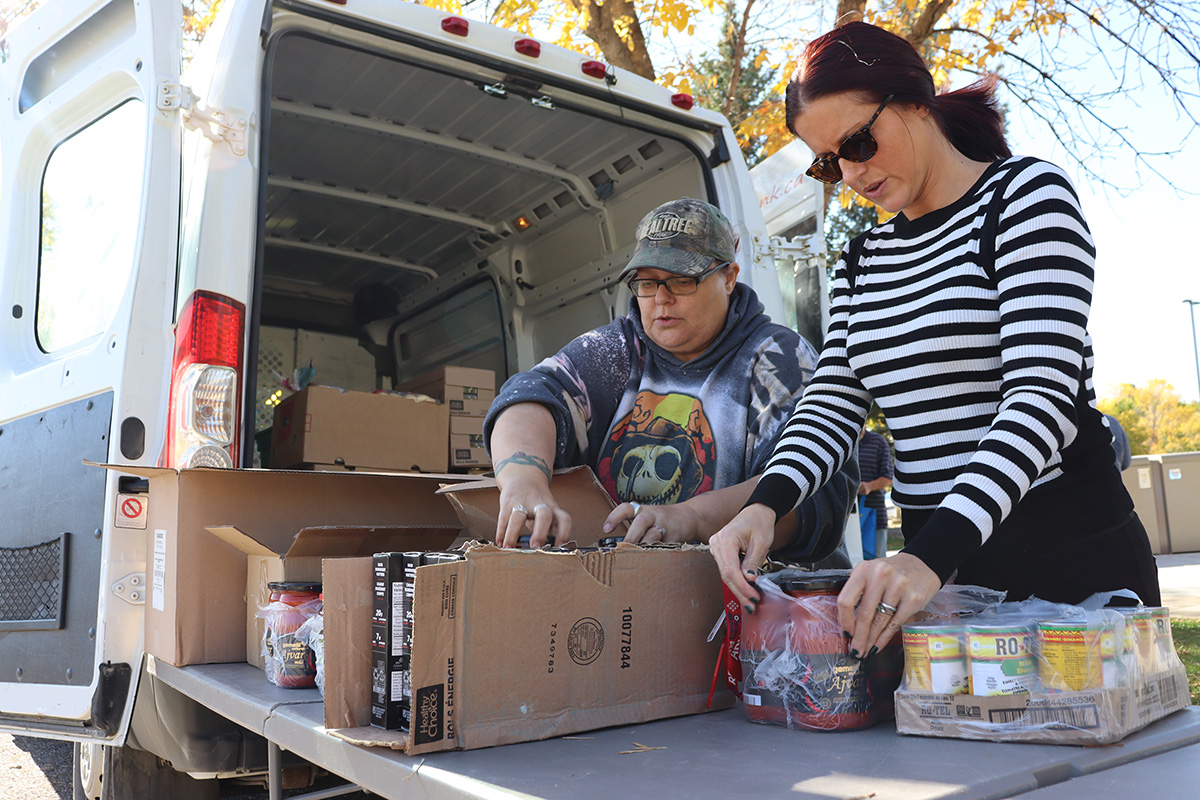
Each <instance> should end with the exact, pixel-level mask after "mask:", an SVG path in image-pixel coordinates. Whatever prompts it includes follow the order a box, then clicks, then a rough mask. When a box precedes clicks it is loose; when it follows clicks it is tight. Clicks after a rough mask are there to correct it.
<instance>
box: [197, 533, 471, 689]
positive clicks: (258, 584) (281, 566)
mask: <svg viewBox="0 0 1200 800" xmlns="http://www.w3.org/2000/svg"><path fill="white" fill-rule="evenodd" d="M208 530H209V531H210V532H211V533H212V534H213V535H214V536H216V537H217V538H218V539H220V540H221V541H223V542H228V543H229V544H231V545H233V546H234V547H236V548H237V549H238V550H241V551H242V552H243V553H245V554H246V661H248V662H249V663H251V664H253V665H254V666H256V667H258V668H259V669H263V667H264V666H265V661H266V657H265V654H264V652H263V649H264V646H263V638H264V637H263V634H264V632H265V630H266V621H265V620H264V619H263V618H262V617H261V616H259V611H260V609H262V608H264V607H266V606H267V604H268V603H269V602H270V597H271V591H270V589H269V588H268V585H269V584H270V583H272V582H274V581H320V580H321V579H322V578H321V562H322V561H323V560H325V559H335V558H351V557H354V556H360V557H362V556H370V555H372V554H374V553H379V552H391V551H403V550H443V549H445V548H447V547H452V546H453V545H455V544H460V543H461V542H458V541H457V540H459V539H460V538H463V535H464V534H463V529H462V527H461V526H459V525H427V526H412V525H399V526H395V527H378V526H373V527H345V526H336V525H329V526H321V527H315V528H304V529H303V530H301V531H300V532H299V533H297V534H296V535H295V537H294V538H293V539H292V541H291V542H288V543H287V545H286V549H285V550H284V551H283V552H280V551H279V549H278V548H279V546H280V545H279V543H278V542H276V541H272V540H273V539H274V537H273V536H263V535H257V536H256V535H254V534H252V533H246V532H245V531H242V530H239V529H238V528H236V527H234V526H212V527H209V529H208ZM264 540H265V541H264Z"/></svg>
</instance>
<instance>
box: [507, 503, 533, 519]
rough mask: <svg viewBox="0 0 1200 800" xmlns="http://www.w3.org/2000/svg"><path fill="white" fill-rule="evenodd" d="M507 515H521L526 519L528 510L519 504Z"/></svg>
mask: <svg viewBox="0 0 1200 800" xmlns="http://www.w3.org/2000/svg"><path fill="white" fill-rule="evenodd" d="M508 513H509V514H523V515H525V516H527V517H528V516H529V509H527V508H525V506H523V505H521V504H520V503H517V504H516V505H515V506H513V507H512V511H510V512H508Z"/></svg>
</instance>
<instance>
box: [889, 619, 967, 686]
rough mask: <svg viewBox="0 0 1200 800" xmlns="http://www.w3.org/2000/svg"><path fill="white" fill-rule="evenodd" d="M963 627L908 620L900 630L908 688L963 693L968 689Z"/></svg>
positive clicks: (964, 630) (905, 678)
mask: <svg viewBox="0 0 1200 800" xmlns="http://www.w3.org/2000/svg"><path fill="white" fill-rule="evenodd" d="M965 635H966V628H964V627H963V626H962V625H955V624H948V623H945V622H935V621H929V622H910V623H908V624H907V625H905V626H904V627H903V629H902V634H901V636H902V638H903V640H904V681H905V684H906V685H907V686H908V688H909V689H911V690H913V691H918V692H936V693H938V694H966V693H967V690H968V689H970V679H969V677H968V671H967V653H966V648H965V647H964V646H963V638H964V636H965Z"/></svg>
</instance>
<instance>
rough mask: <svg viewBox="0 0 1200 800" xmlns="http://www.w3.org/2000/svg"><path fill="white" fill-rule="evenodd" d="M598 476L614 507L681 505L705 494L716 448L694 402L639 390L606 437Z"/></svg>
mask: <svg viewBox="0 0 1200 800" xmlns="http://www.w3.org/2000/svg"><path fill="white" fill-rule="evenodd" d="M598 467H599V469H598V470H597V472H598V477H599V479H600V482H601V484H603V486H604V488H605V489H607V490H608V493H609V494H610V495H612V497H613V499H615V500H617V501H618V502H631V501H632V502H638V503H646V504H651V505H667V504H671V503H679V502H682V501H684V500H688V499H690V498H692V497H695V496H696V495H698V494H701V493H703V492H706V491H709V490H710V489H712V487H713V482H714V479H715V476H716V443H715V442H714V441H713V437H712V430H711V428H710V427H709V423H708V418H707V417H706V416H705V414H704V408H703V406H702V404H701V403H700V401H699V400H698V399H697V398H695V397H690V396H688V395H684V394H668V395H660V394H655V393H653V392H646V391H643V392H641V393H639V394H638V397H637V401H636V402H635V403H634V408H633V411H631V412H630V413H629V415H628V416H626V417H625V418H623V419H621V420H619V421H617V422H616V423H615V424H614V425H613V427H612V430H611V431H610V433H609V436H608V440H607V441H606V442H605V445H604V450H603V452H602V454H601V457H600V461H599V464H598Z"/></svg>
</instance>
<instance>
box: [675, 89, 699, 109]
mask: <svg viewBox="0 0 1200 800" xmlns="http://www.w3.org/2000/svg"><path fill="white" fill-rule="evenodd" d="M671 105H673V106H675V107H677V108H682V109H683V110H684V111H691V110H692V106H694V105H696V101H695V99H694V98H693V97H692V96H691V95H690V94H684V93H683V92H680V93H679V94H673V95H671Z"/></svg>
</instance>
